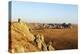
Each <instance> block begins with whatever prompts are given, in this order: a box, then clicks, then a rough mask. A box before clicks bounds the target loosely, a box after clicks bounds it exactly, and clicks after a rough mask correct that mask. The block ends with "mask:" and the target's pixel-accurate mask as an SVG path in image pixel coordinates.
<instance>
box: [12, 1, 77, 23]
mask: <svg viewBox="0 0 80 54" xmlns="http://www.w3.org/2000/svg"><path fill="white" fill-rule="evenodd" d="M18 18H21V20H22V21H26V22H33V23H64V22H65V23H73V24H77V21H78V7H77V5H72V4H56V3H39V2H24V1H13V2H12V20H13V21H14V20H17V19H18Z"/></svg>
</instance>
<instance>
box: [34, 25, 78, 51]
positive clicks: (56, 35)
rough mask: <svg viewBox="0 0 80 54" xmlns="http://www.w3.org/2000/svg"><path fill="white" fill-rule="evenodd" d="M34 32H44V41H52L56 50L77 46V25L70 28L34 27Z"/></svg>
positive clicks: (75, 47)
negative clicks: (38, 28)
mask: <svg viewBox="0 0 80 54" xmlns="http://www.w3.org/2000/svg"><path fill="white" fill-rule="evenodd" d="M35 33H42V34H44V37H45V42H46V43H48V42H49V41H52V42H53V46H54V48H55V49H56V50H62V49H77V48H78V29H77V25H73V26H72V28H71V29H70V28H67V29H40V30H36V29H34V30H33V34H35Z"/></svg>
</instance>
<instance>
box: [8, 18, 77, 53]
mask: <svg viewBox="0 0 80 54" xmlns="http://www.w3.org/2000/svg"><path fill="white" fill-rule="evenodd" d="M63 24H64V25H68V24H66V23H63ZM53 25H54V24H47V23H26V22H23V21H20V19H18V21H14V22H9V52H16V53H17V52H36V51H55V50H66V49H77V48H78V27H77V25H75V24H70V25H69V26H67V27H64V26H62V24H55V25H56V27H55V28H54V26H53ZM57 26H58V27H57ZM61 26H62V27H61Z"/></svg>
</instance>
